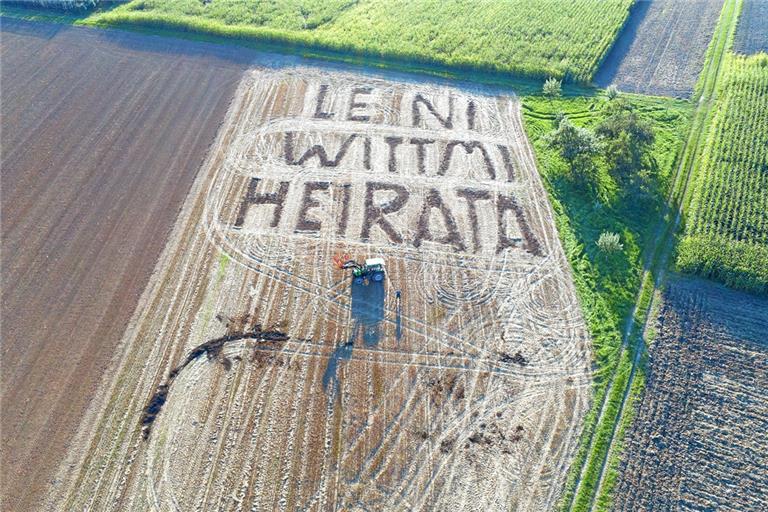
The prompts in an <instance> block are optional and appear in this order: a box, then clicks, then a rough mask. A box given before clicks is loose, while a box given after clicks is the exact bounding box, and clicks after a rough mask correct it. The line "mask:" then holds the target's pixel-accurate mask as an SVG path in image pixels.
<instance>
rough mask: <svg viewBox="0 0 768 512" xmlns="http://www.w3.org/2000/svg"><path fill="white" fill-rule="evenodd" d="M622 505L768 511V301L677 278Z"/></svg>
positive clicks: (636, 428) (634, 435) (631, 439)
mask: <svg viewBox="0 0 768 512" xmlns="http://www.w3.org/2000/svg"><path fill="white" fill-rule="evenodd" d="M657 329H658V336H657V337H656V339H655V340H654V341H653V343H652V345H651V347H650V361H649V363H648V367H649V373H648V380H647V387H646V391H645V394H644V396H643V397H642V400H641V402H640V406H639V407H640V409H639V411H638V414H637V417H636V419H635V422H634V424H633V425H632V428H631V429H630V431H629V432H628V437H627V442H626V449H625V452H624V455H623V461H622V465H621V473H620V476H619V479H618V482H619V483H618V484H617V494H616V499H615V501H616V503H615V507H614V508H615V509H616V510H621V511H639V510H643V511H654V510H659V511H661V510H664V511H666V510H739V511H745V512H746V511H755V512H757V511H761V510H768V495H766V492H765V491H766V489H768V437H766V435H765V433H766V432H768V402H766V395H768V300H765V299H758V298H756V297H753V296H749V295H745V294H741V293H737V292H733V291H730V290H727V289H725V288H723V287H721V286H718V285H713V284H710V283H707V282H704V281H698V280H687V279H686V280H678V281H675V282H672V283H671V284H670V286H669V289H668V290H667V291H666V293H665V296H664V305H663V307H662V309H661V312H660V315H659V318H658V324H657Z"/></svg>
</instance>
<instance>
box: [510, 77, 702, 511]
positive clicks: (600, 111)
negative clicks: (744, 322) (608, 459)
mask: <svg viewBox="0 0 768 512" xmlns="http://www.w3.org/2000/svg"><path fill="white" fill-rule="evenodd" d="M570 92H571V91H570V88H566V89H565V91H564V93H565V97H561V98H552V99H548V98H545V97H543V96H541V95H529V96H525V97H523V117H524V120H525V127H526V132H527V133H528V136H529V138H530V140H531V143H532V145H533V147H534V150H535V153H536V157H537V161H538V168H539V171H540V172H541V175H542V177H543V180H544V183H545V186H546V187H547V189H548V192H549V196H550V201H551V202H552V205H553V209H554V212H555V221H556V223H557V227H558V231H559V233H560V238H561V241H562V243H563V247H564V249H565V252H566V255H567V256H568V259H569V261H570V263H571V266H572V268H573V274H574V275H573V277H574V282H575V284H576V289H577V292H578V295H579V298H580V301H581V306H582V310H583V312H584V315H585V318H586V321H587V324H588V327H589V330H590V333H591V336H592V342H593V349H594V351H595V384H594V386H593V392H594V401H593V406H592V409H591V410H590V411H589V413H588V414H587V416H586V418H585V422H584V429H583V431H582V434H581V441H580V445H579V449H578V451H577V453H576V456H575V459H574V463H573V465H572V470H571V472H570V473H569V476H568V479H567V481H566V488H565V493H564V494H565V498H564V500H563V501H564V503H565V504H566V505H567V506H569V505H570V502H571V500H572V499H573V498H574V496H575V490H576V488H577V486H578V484H579V482H580V481H581V479H580V477H581V468H582V467H584V468H585V475H588V476H589V478H590V481H592V482H596V481H597V476H598V475H599V472H600V471H599V469H600V465H601V464H599V458H596V457H595V456H594V454H593V450H592V448H593V447H594V446H596V445H600V446H602V447H603V450H602V452H603V453H604V452H605V451H606V449H607V443H608V442H609V441H610V438H611V434H612V427H613V423H607V424H606V423H605V422H598V420H599V418H600V416H601V411H602V412H603V414H605V412H604V407H603V405H604V404H605V405H606V408H607V409H610V411H613V412H614V414H616V413H617V411H618V409H619V408H620V404H621V402H622V398H623V394H624V388H625V386H624V385H622V383H626V380H627V379H628V378H629V374H630V370H631V367H632V360H631V354H630V353H627V352H625V354H624V355H622V353H621V344H622V334H623V332H622V331H623V330H624V324H625V322H624V320H623V319H625V318H627V317H628V316H631V315H633V311H634V304H635V302H636V299H637V293H638V292H637V291H638V289H639V288H640V287H641V283H642V280H643V275H644V274H643V260H642V254H643V248H644V247H647V246H650V245H651V244H652V240H653V239H654V237H655V236H656V233H655V231H654V226H656V225H657V223H658V218H659V217H660V216H661V215H662V212H663V210H664V208H665V204H666V199H667V192H668V190H669V189H670V185H671V182H672V181H673V171H674V169H675V168H676V162H677V161H678V158H677V157H678V154H679V152H680V148H681V146H682V143H683V137H684V134H685V133H687V131H688V129H687V128H688V120H689V119H690V113H691V110H692V105H691V103H690V102H688V101H680V100H673V99H667V98H654V97H648V96H639V95H629V94H622V95H621V96H620V98H619V99H617V100H608V99H607V98H606V97H603V96H602V95H600V96H598V95H596V94H595V93H594V92H593V93H592V95H583V96H579V97H572V96H569V93H570ZM579 93H580V94H584V93H583V91H579ZM611 101H624V102H626V103H627V104H628V105H629V106H631V107H632V108H633V110H634V112H636V113H637V115H638V116H639V118H640V119H641V120H643V121H645V122H647V123H648V124H649V125H650V127H651V128H652V129H653V131H654V133H655V141H654V142H653V144H652V145H651V147H650V148H649V151H648V155H647V158H646V159H645V164H644V166H643V168H642V169H641V170H640V171H638V172H637V173H634V174H633V175H630V176H627V175H621V174H617V173H616V172H614V171H612V170H611V168H610V162H609V161H608V159H606V158H604V156H602V155H599V156H597V157H596V158H595V160H594V161H593V162H592V164H593V165H594V166H595V168H594V169H592V170H591V171H590V172H589V175H590V176H591V178H590V180H591V181H590V183H588V184H587V183H584V182H583V181H580V180H579V179H578V178H576V177H575V176H574V175H573V173H572V172H571V170H570V169H569V166H568V164H567V163H566V162H565V161H564V160H563V159H562V158H561V157H560V155H559V154H558V153H557V151H555V150H554V149H552V148H551V147H550V145H549V143H548V139H549V134H550V133H551V132H552V131H553V130H555V129H556V128H557V126H558V119H559V117H560V115H564V116H566V117H567V119H569V120H570V121H571V122H572V123H573V124H575V125H576V126H578V127H580V128H587V129H594V128H595V127H597V126H599V125H600V124H601V123H602V122H603V121H605V120H606V116H607V115H608V114H609V113H610V111H611V110H610V109H609V108H608V107H609V105H610V104H611ZM605 232H611V233H618V234H619V235H620V239H621V243H622V244H623V248H622V250H621V251H618V252H615V253H613V254H604V253H603V252H601V251H600V249H599V247H598V245H597V242H598V240H599V239H600V236H601V234H603V233H605ZM651 288H652V287H651ZM612 379H616V380H620V381H622V382H618V383H617V384H618V385H614V386H609V384H610V382H611V381H612ZM609 390H610V393H609ZM610 411H609V412H610ZM587 462H590V465H589V469H587V467H586V466H587ZM592 487H593V488H594V483H593V484H592ZM587 501H588V500H587Z"/></svg>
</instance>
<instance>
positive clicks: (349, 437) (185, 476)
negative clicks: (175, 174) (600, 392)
mask: <svg viewBox="0 0 768 512" xmlns="http://www.w3.org/2000/svg"><path fill="white" fill-rule="evenodd" d="M342 253H348V254H349V255H350V257H352V258H355V259H357V260H363V259H365V258H367V257H374V256H381V257H383V258H384V260H385V262H386V269H387V277H386V279H385V281H384V282H383V283H374V282H371V283H369V284H362V285H353V284H352V283H351V279H350V276H349V275H348V273H347V271H342V270H339V269H337V268H336V267H335V266H334V265H333V257H334V256H336V255H339V254H342ZM590 361H591V353H590V342H589V339H588V336H587V334H586V330H585V326H584V321H583V318H582V316H581V311H580V308H579V306H578V301H577V299H576V296H575V291H574V288H573V285H572V282H571V276H570V271H569V268H568V264H567V261H566V259H565V256H564V254H563V252H562V249H561V247H560V244H559V241H558V238H557V234H556V231H555V228H554V225H553V222H552V214H551V209H550V206H549V204H548V202H547V199H546V194H545V192H544V190H543V188H542V186H541V183H540V180H539V177H538V174H537V172H536V169H535V166H534V161H533V156H532V153H531V149H530V146H529V145H528V142H527V140H526V139H525V136H524V132H523V129H522V126H521V119H520V105H519V102H518V100H517V99H516V98H514V97H492V96H483V95H473V94H468V93H467V92H465V91H463V90H459V89H448V88H443V87H435V86H430V85H427V84H404V83H393V82H388V81H380V80H376V79H370V78H365V77H361V76H358V75H341V74H325V73H320V72H318V71H314V70H310V69H295V70H292V71H283V72H275V71H254V72H253V73H252V74H251V75H250V76H249V77H247V78H246V79H244V80H243V82H242V83H241V84H240V87H239V90H238V93H237V95H236V98H235V100H234V102H233V104H232V106H231V107H230V111H229V113H228V117H227V119H226V121H225V123H224V125H223V127H222V128H221V130H220V132H219V136H218V139H217V142H216V144H215V146H214V147H213V149H212V151H211V152H210V154H209V156H208V160H207V162H206V164H205V166H204V167H203V169H202V170H201V173H200V175H199V177H198V180H197V181H196V183H195V185H194V187H193V192H192V194H191V195H190V197H189V198H188V201H187V203H186V205H185V209H184V212H183V214H182V217H181V218H180V220H179V222H178V223H177V225H176V227H175V230H174V233H173V235H172V239H171V242H170V244H169V245H168V246H167V247H166V250H165V252H164V254H163V256H162V258H161V260H160V262H159V264H158V267H157V269H156V272H155V274H154V278H153V281H152V282H151V286H150V287H149V288H148V290H147V292H146V293H145V296H144V298H143V299H142V302H141V304H140V306H139V309H138V310H137V312H136V315H135V317H134V322H133V323H132V326H131V329H130V330H129V331H128V333H127V334H126V337H125V339H124V343H123V345H122V347H121V351H120V354H119V363H118V364H117V365H116V369H115V372H114V375H112V377H111V378H110V379H108V381H106V382H105V383H104V385H103V386H102V389H103V398H102V401H101V408H100V412H99V414H94V416H93V417H91V418H89V419H87V420H86V422H85V424H84V428H83V429H82V432H81V435H80V436H79V437H78V439H76V441H75V445H76V447H75V449H73V451H72V452H71V454H70V457H69V459H68V461H67V464H69V465H71V467H72V468H77V470H76V471H71V470H70V471H69V472H68V473H67V474H65V472H62V475H61V482H60V484H59V485H58V486H57V487H56V488H54V490H53V491H52V493H51V497H50V504H51V506H53V507H59V508H62V507H63V508H65V509H82V508H88V507H90V508H94V509H100V510H195V509H201V510H202V509H206V510H246V509H248V510H250V509H264V510H273V509H274V510H286V509H291V510H293V509H302V510H337V509H355V510H382V509H396V510H399V509H409V510H435V509H458V510H508V509H510V508H512V509H516V510H546V509H551V508H552V507H553V506H554V504H555V503H556V501H557V499H558V497H559V496H558V494H559V492H560V490H561V488H562V483H563V482H562V480H563V478H564V475H565V473H566V469H567V467H568V464H569V461H570V458H571V457H572V455H573V453H574V450H575V448H576V443H577V440H578V436H579V433H580V428H581V427H580V425H581V421H582V418H583V416H584V414H585V412H586V411H587V409H588V407H589V400H590V385H591V375H590ZM65 466H66V464H65Z"/></svg>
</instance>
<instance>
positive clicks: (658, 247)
mask: <svg viewBox="0 0 768 512" xmlns="http://www.w3.org/2000/svg"><path fill="white" fill-rule="evenodd" d="M740 6H741V2H740V0H725V3H724V5H723V10H722V12H721V14H720V18H719V21H718V24H717V27H716V30H715V34H714V37H713V39H712V41H710V43H709V45H710V47H711V48H712V51H711V52H709V55H708V58H707V60H706V62H705V64H704V68H703V69H702V71H701V73H702V88H701V92H700V95H699V96H698V101H697V104H696V110H695V111H694V114H693V116H694V119H693V123H692V126H691V131H690V133H689V135H688V138H687V140H686V143H685V145H684V147H683V148H682V149H681V155H682V157H681V158H680V164H679V165H678V168H677V171H676V173H675V177H674V181H673V186H672V187H671V189H670V196H669V200H668V206H667V208H666V211H665V213H664V214H663V215H662V216H661V220H660V223H659V226H658V228H657V231H656V236H655V237H654V239H653V240H652V242H651V243H650V244H649V245H648V247H647V248H646V249H645V257H646V263H645V265H644V271H643V278H642V281H641V282H642V286H641V289H640V290H639V292H638V296H637V300H636V303H635V307H634V309H633V311H632V314H631V315H630V317H628V319H627V326H626V331H625V336H624V340H623V343H622V351H623V350H627V349H629V350H630V354H631V355H632V365H631V371H630V375H629V379H628V380H627V383H626V385H625V387H624V390H623V393H622V397H621V402H620V405H619V408H618V412H617V414H616V416H615V419H612V420H611V419H609V421H613V426H612V428H611V435H610V438H609V440H608V447H607V449H606V450H605V451H604V452H603V453H602V454H600V455H599V458H598V459H597V460H598V461H599V473H598V478H597V485H596V486H595V489H594V491H593V492H592V493H591V495H590V499H589V503H590V507H594V506H595V503H596V499H597V498H598V496H600V494H601V492H603V491H604V489H603V484H604V482H605V476H606V470H607V468H608V462H609V460H610V457H611V454H612V452H613V450H614V448H615V442H616V431H617V429H618V427H619V425H620V424H621V421H622V418H623V416H624V414H625V413H626V408H625V406H626V404H627V400H628V398H629V395H630V392H631V390H632V384H633V382H634V378H635V376H636V373H637V371H638V369H639V365H640V364H642V360H643V359H642V358H643V355H645V353H646V347H645V333H646V330H647V329H648V326H649V323H650V322H652V321H654V319H652V318H651V315H650V312H651V311H652V310H653V307H654V303H655V301H656V300H657V299H658V292H659V291H660V290H662V289H663V287H664V286H665V284H666V279H667V270H668V268H669V265H670V262H671V257H672V255H673V251H674V248H675V234H676V233H677V231H678V229H679V227H680V225H681V222H682V219H683V212H684V209H685V204H686V197H687V193H688V189H689V184H690V182H691V179H692V177H693V174H694V168H695V163H696V162H697V159H698V156H699V155H700V154H701V151H702V150H703V146H704V143H705V141H706V132H707V126H708V122H709V120H710V117H711V116H710V111H711V110H712V108H713V107H714V106H715V101H716V98H717V86H718V81H719V79H720V76H721V72H722V69H723V63H724V61H725V59H726V56H727V52H728V50H729V49H730V47H731V45H732V42H733V37H734V33H735V31H736V24H737V21H738V18H739V7H740ZM649 283H650V284H649ZM648 294H650V300H648V301H647V303H646V302H644V300H645V298H646V297H648V296H649V295H648ZM611 385H612V384H611ZM609 392H610V388H609ZM606 396H607V395H606ZM602 415H603V411H601V417H602Z"/></svg>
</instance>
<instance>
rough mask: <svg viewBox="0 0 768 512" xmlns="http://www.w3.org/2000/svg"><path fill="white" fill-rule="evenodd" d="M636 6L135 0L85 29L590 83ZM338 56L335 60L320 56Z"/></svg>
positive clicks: (590, 1)
mask: <svg viewBox="0 0 768 512" xmlns="http://www.w3.org/2000/svg"><path fill="white" fill-rule="evenodd" d="M631 4H632V0H570V1H568V2H563V1H562V0H538V1H537V2H530V1H529V0H418V1H413V0H322V1H321V0H272V1H263V2H243V1H242V0H212V1H211V2H209V3H204V2H201V1H200V0H134V1H132V2H129V3H128V4H126V5H122V6H119V7H117V8H115V9H113V10H110V11H109V12H104V13H97V14H95V15H94V16H93V17H91V18H89V19H88V20H87V21H86V23H88V24H94V25H113V26H114V25H135V26H142V27H148V28H153V29H171V30H178V31H188V32H194V33H200V34H212V35H217V36H223V37H226V38H233V39H236V40H252V41H261V42H267V43H279V44H281V45H289V46H291V45H294V46H301V47H304V48H315V49H320V50H330V51H334V52H339V53H342V54H356V55H368V56H372V57H382V58H389V59H397V60H402V61H408V62H420V63H428V64H439V65H445V66H448V67H451V68H458V69H471V70H482V71H490V72H501V73H512V74H515V75H519V76H529V77H546V76H556V77H567V78H568V79H570V80H573V81H580V82H588V81H589V80H590V79H591V78H592V76H593V75H594V73H595V72H596V70H597V67H598V65H599V64H600V62H601V61H602V59H603V57H604V56H605V54H606V53H607V51H608V50H609V49H610V47H611V46H612V45H613V42H614V40H615V38H616V36H617V34H618V32H619V30H620V29H621V27H622V26H623V25H624V23H625V21H626V19H627V17H628V14H629V7H630V6H631ZM323 56H324V57H329V58H333V56H332V55H327V54H325V55H323Z"/></svg>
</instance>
